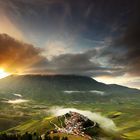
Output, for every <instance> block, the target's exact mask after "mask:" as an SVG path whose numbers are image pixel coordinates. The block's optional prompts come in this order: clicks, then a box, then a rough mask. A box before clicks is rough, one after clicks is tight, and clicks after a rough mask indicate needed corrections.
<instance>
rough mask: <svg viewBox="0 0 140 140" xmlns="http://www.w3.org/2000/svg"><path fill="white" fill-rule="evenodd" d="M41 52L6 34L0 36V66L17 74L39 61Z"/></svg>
mask: <svg viewBox="0 0 140 140" xmlns="http://www.w3.org/2000/svg"><path fill="white" fill-rule="evenodd" d="M40 52H41V50H40V49H38V48H35V47H34V46H33V45H31V44H26V43H23V42H20V41H18V40H16V39H14V38H12V37H10V36H9V35H7V34H0V66H1V67H3V68H6V70H8V71H9V72H12V73H18V72H20V71H24V69H25V68H27V67H29V66H32V65H33V64H34V63H36V62H38V61H41V60H42V59H43V57H41V56H40Z"/></svg>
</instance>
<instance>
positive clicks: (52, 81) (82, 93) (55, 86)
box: [0, 75, 140, 103]
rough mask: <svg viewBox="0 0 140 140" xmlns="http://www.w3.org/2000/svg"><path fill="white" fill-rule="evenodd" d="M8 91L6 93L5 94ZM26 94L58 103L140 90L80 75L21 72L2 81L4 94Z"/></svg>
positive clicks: (127, 94) (139, 92) (129, 94)
mask: <svg viewBox="0 0 140 140" xmlns="http://www.w3.org/2000/svg"><path fill="white" fill-rule="evenodd" d="M5 93H6V94H5ZM11 93H14V94H16V95H22V96H23V97H24V98H28V99H34V100H38V101H42V102H43V101H48V102H50V101H51V102H53V103H58V102H61V101H66V102H67V101H85V102H91V101H92V102H93V98H94V99H95V100H96V99H98V100H110V99H112V98H125V97H135V96H139V95H140V90H137V89H131V88H128V87H123V86H119V85H107V84H104V83H100V82H97V81H96V80H94V79H92V78H90V77H86V76H77V75H20V76H15V75H12V76H9V77H6V78H4V79H1V80H0V95H4V96H5V97H6V95H7V96H8V97H9V96H12V95H10V94H11Z"/></svg>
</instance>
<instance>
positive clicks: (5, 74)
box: [0, 68, 11, 79]
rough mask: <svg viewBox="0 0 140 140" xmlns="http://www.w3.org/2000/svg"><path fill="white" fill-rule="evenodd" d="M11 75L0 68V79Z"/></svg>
mask: <svg viewBox="0 0 140 140" xmlns="http://www.w3.org/2000/svg"><path fill="white" fill-rule="evenodd" d="M9 75H11V74H10V73H8V72H6V71H5V70H4V69H3V68H0V79H2V78H4V77H7V76H9Z"/></svg>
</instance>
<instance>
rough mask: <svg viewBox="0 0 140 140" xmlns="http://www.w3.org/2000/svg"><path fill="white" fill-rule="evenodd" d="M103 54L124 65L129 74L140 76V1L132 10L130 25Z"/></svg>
mask: <svg viewBox="0 0 140 140" xmlns="http://www.w3.org/2000/svg"><path fill="white" fill-rule="evenodd" d="M101 56H108V57H109V60H110V61H109V62H110V63H111V64H113V65H118V66H123V67H124V69H125V71H126V72H127V73H129V74H132V75H135V76H140V71H139V70H140V2H139V1H137V4H136V5H135V9H133V11H131V13H130V17H129V22H128V26H127V27H126V29H125V31H124V32H123V33H122V34H121V35H120V37H116V38H115V39H114V40H113V41H112V44H111V45H110V46H109V47H107V48H106V49H105V51H104V52H103V54H102V55H101Z"/></svg>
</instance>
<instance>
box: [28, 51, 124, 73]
mask: <svg viewBox="0 0 140 140" xmlns="http://www.w3.org/2000/svg"><path fill="white" fill-rule="evenodd" d="M97 55H98V54H97V51H96V50H94V49H93V50H90V51H87V52H84V53H78V54H62V55H59V56H56V57H54V58H53V59H52V60H45V61H42V62H39V63H38V64H35V65H34V66H33V67H32V68H31V69H29V71H31V72H33V73H43V74H47V73H48V74H80V75H87V76H102V75H108V76H118V75H123V74H124V71H123V70H122V69H120V68H113V67H103V66H102V65H101V64H100V63H98V62H97V60H96V57H97ZM29 71H26V72H27V73H28V72H29Z"/></svg>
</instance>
